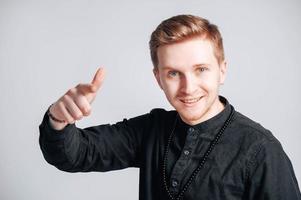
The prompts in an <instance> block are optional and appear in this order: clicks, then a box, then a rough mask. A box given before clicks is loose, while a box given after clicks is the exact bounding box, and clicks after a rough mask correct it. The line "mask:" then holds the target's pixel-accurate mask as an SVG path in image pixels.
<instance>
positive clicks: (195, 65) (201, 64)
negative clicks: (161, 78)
mask: <svg viewBox="0 0 301 200" xmlns="http://www.w3.org/2000/svg"><path fill="white" fill-rule="evenodd" d="M202 66H206V67H209V66H210V65H209V64H207V63H198V64H194V65H193V68H197V67H202ZM170 69H172V70H175V68H173V67H170V66H168V65H167V66H163V67H162V70H170Z"/></svg>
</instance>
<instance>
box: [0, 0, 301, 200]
mask: <svg viewBox="0 0 301 200" xmlns="http://www.w3.org/2000/svg"><path fill="white" fill-rule="evenodd" d="M300 8H301V2H300V1H298V0H295V1H294V0H286V1H253V0H252V1H251V0H250V1H215V0H206V1H201V0H199V1H189V0H187V1H180V0H173V1H110V2H109V1H96V0H95V1H82V2H80V1H58V0H51V1H50V0H49V1H21V0H20V1H3V0H1V1H0V67H1V68H0V91H1V97H0V99H1V103H0V113H1V115H0V124H1V139H0V158H1V159H0V199H1V200H2V199H3V200H16V199H30V200H35V199H39V200H50V199H51V200H53V199H64V200H65V199H66V200H69V199H70V200H71V199H72V200H80V199H84V198H85V199H90V200H94V199H95V200H96V199H113V200H114V199H116V200H117V199H120V198H122V199H137V198H138V172H139V170H138V169H133V168H132V169H125V170H121V171H114V172H108V173H97V172H92V173H76V174H72V173H65V172H62V171H59V170H57V169H56V168H54V167H53V166H51V165H49V164H47V163H46V161H45V160H44V159H43V157H42V154H41V151H40V149H39V145H38V137H39V132H38V126H39V124H40V123H41V120H42V117H43V115H44V112H45V111H46V109H47V107H48V106H49V105H50V104H51V103H53V102H54V101H56V100H57V99H58V98H59V97H60V96H62V95H63V94H64V93H65V92H66V91H67V90H68V89H69V88H71V87H74V86H75V85H77V84H78V83H81V82H82V83H86V82H89V81H91V79H92V77H93V75H94V73H95V71H96V69H97V67H98V66H104V67H105V68H106V71H107V76H106V80H105V83H104V86H103V88H102V90H101V91H100V92H99V94H98V96H97V98H96V100H95V101H94V103H93V111H92V114H91V116H89V117H87V118H85V119H83V120H82V121H80V122H78V123H77V126H79V127H87V126H92V125H97V124H102V123H114V122H116V121H119V120H122V119H123V118H128V117H134V116H136V115H140V114H144V113H147V112H149V111H150V110H151V109H152V108H154V107H163V108H166V109H171V107H170V106H169V104H168V102H167V101H166V100H165V96H164V95H163V92H162V91H160V90H159V87H158V86H157V85H156V82H155V79H154V77H153V75H152V65H151V61H150V56H149V50H148V41H149V37H150V33H151V32H152V31H153V30H154V28H155V27H156V26H157V25H158V24H159V23H160V22H161V21H162V20H163V19H165V18H168V17H171V16H173V15H177V14H195V15H200V16H203V17H205V18H208V19H210V20H211V22H213V23H215V24H217V25H218V26H219V27H220V30H221V32H222V35H223V38H224V45H225V52H226V57H227V60H228V76H227V80H226V83H225V85H224V86H223V87H222V89H221V94H222V95H224V96H226V97H227V98H228V100H229V101H230V103H231V104H232V105H234V106H235V108H236V110H238V111H240V112H242V113H243V114H245V115H247V116H249V117H250V118H252V119H254V120H255V121H258V122H260V123H261V124H262V125H263V126H265V127H266V128H268V129H270V130H271V131H272V132H273V133H274V135H275V136H276V137H277V138H278V139H279V140H280V141H281V143H282V145H283V148H284V149H285V151H286V153H287V154H288V155H289V157H290V159H291V161H292V163H293V166H294V169H295V173H296V176H297V179H298V180H299V183H300V181H301V161H300V156H298V155H300V153H301V152H300V146H299V143H300V139H301V136H300V130H299V128H300V119H301V108H300V106H299V103H300V101H301V95H300V85H301V78H300V72H301V70H300V66H301V61H300V58H301V39H300V35H301V26H300V24H301V12H300Z"/></svg>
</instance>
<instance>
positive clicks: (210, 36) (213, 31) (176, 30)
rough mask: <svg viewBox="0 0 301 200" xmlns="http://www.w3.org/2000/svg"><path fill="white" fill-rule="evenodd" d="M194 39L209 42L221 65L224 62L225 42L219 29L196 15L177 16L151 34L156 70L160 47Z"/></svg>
mask: <svg viewBox="0 0 301 200" xmlns="http://www.w3.org/2000/svg"><path fill="white" fill-rule="evenodd" d="M193 37H201V38H202V39H207V40H209V41H210V42H211V43H212V45H213V48H214V54H215V57H216V59H217V61H218V62H219V63H221V62H222V61H224V48H223V40H222V37H221V34H220V32H219V30H218V27H217V26H216V25H214V24H211V23H210V22H209V21H208V20H207V19H204V18H201V17H198V16H194V15H177V16H174V17H171V18H169V19H166V20H164V21H162V22H161V23H160V24H159V25H158V27H157V28H156V29H155V30H154V31H153V33H152V34H151V38H150V41H149V48H150V54H151V59H152V63H153V65H154V68H157V66H158V56H157V50H158V48H159V47H160V46H163V45H168V44H173V43H177V42H181V41H184V40H186V39H190V38H193Z"/></svg>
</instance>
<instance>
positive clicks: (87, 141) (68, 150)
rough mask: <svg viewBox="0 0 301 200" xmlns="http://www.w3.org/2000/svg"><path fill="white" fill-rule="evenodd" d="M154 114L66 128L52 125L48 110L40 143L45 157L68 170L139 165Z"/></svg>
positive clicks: (42, 127)
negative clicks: (144, 141)
mask: <svg viewBox="0 0 301 200" xmlns="http://www.w3.org/2000/svg"><path fill="white" fill-rule="evenodd" d="M150 115H151V114H145V115H141V116H138V117H135V118H131V119H129V120H128V119H124V120H123V121H120V122H117V123H116V124H113V125H110V124H104V125H98V126H92V127H88V128H84V129H81V128H78V127H76V125H75V124H68V125H67V126H66V127H65V128H64V129H62V130H55V129H53V128H52V127H51V124H50V122H49V117H48V115H47V112H46V113H45V115H44V118H43V121H42V123H41V124H40V126H39V131H40V137H39V144H40V148H41V150H42V153H43V156H44V158H45V160H46V161H47V162H48V163H50V164H51V165H54V166H55V167H57V168H58V169H60V170H63V171H68V172H88V171H109V170H117V169H123V168H126V167H139V165H140V160H141V159H140V154H139V152H140V149H141V142H142V140H143V135H144V134H146V130H148V125H149V122H150Z"/></svg>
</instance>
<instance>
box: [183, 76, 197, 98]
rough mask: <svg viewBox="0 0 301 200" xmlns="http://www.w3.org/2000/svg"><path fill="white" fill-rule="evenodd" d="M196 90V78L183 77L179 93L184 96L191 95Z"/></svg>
mask: <svg viewBox="0 0 301 200" xmlns="http://www.w3.org/2000/svg"><path fill="white" fill-rule="evenodd" d="M196 90H197V80H196V77H194V76H192V75H189V74H187V75H185V76H183V77H182V80H181V92H182V93H183V94H185V95H193V94H194V93H195V91H196Z"/></svg>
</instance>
